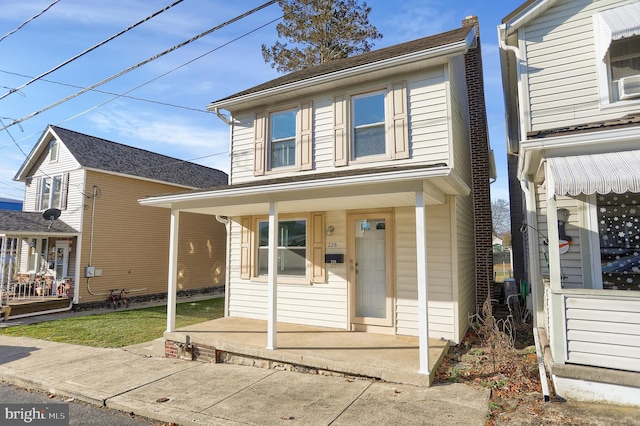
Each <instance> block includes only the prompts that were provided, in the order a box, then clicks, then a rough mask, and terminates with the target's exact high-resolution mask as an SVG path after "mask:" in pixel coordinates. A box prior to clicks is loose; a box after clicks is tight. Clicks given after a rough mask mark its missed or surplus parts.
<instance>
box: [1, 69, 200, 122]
mask: <svg viewBox="0 0 640 426" xmlns="http://www.w3.org/2000/svg"><path fill="white" fill-rule="evenodd" d="M0 72H1V73H5V74H10V75H16V76H18V77H25V78H34V77H32V76H29V75H24V74H20V73H17V72H11V71H6V70H0ZM40 81H44V82H46V83H52V84H58V85H60V86H67V87H73V88H76V89H84V87H82V86H78V85H77V84H71V83H63V82H60V81H55V80H48V79H46V78H42V79H40ZM0 87H4V86H0ZM5 88H6V89H10V87H5ZM92 92H96V93H102V94H105V95H115V96H118V97H121V98H127V99H132V100H134V101H142V102H149V103H152V104H158V105H164V106H170V107H174V108H181V109H187V110H190V111H196V112H201V113H204V114H211V113H210V112H209V111H207V110H205V109H198V108H193V107H188V106H184V105H176V104H172V103H168V102H160V101H153V100H151V99H145V98H138V97H135V96H127V95H124V94H118V93H114V92H108V91H105V90H97V89H93V90H92ZM20 93H22V92H20ZM23 96H24V95H23Z"/></svg>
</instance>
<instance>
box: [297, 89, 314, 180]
mask: <svg viewBox="0 0 640 426" xmlns="http://www.w3.org/2000/svg"><path fill="white" fill-rule="evenodd" d="M296 149H297V150H298V152H299V154H298V155H299V156H300V162H299V164H300V170H311V169H313V103H312V102H311V101H309V102H304V103H302V105H301V106H300V146H298V147H296Z"/></svg>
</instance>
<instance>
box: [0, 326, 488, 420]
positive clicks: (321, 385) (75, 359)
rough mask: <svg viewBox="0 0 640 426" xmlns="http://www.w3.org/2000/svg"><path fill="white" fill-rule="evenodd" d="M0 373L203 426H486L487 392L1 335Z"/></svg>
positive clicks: (76, 395) (94, 400) (0, 376)
mask: <svg viewBox="0 0 640 426" xmlns="http://www.w3.org/2000/svg"><path fill="white" fill-rule="evenodd" d="M0 379H1V380H3V381H5V382H8V383H11V384H15V385H18V386H23V387H27V388H32V389H41V390H44V391H47V392H51V393H54V394H57V395H61V396H66V397H73V398H76V399H78V400H82V401H86V402H89V403H93V404H96V405H99V406H107V407H109V408H114V409H118V410H122V411H125V412H133V413H135V414H138V415H141V416H145V417H149V418H152V419H157V420H160V421H163V422H173V423H177V424H182V425H184V424H197V425H234V424H236V425H246V424H254V425H283V424H286V425H288V424H291V425H370V424H402V425H414V424H415V425H418V424H420V425H439V426H442V425H450V424H464V425H479V426H480V425H484V424H485V418H486V413H487V402H488V398H489V391H488V390H486V389H482V390H478V389H474V388H472V387H470V386H465V385H463V384H450V385H440V386H433V387H430V388H425V387H417V386H411V385H396V384H391V383H384V382H372V381H368V380H351V379H345V378H343V377H331V376H321V375H311V374H302V373H292V372H288V371H277V370H266V369H260V368H253V367H244V366H238V365H229V364H206V363H201V362H192V361H191V362H190V361H184V360H176V359H168V358H158V357H149V356H145V355H144V354H141V353H140V352H139V351H136V350H133V348H132V349H128V348H122V349H104V348H90V347H86V346H76V345H68V344H63V343H55V342H48V341H44V340H37V339H31V338H26V337H10V336H2V335H0Z"/></svg>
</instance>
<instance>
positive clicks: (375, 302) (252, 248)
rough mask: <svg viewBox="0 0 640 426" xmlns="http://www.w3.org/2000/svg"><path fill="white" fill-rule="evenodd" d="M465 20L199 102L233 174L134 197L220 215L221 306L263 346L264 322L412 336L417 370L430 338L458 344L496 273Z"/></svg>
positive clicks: (485, 148) (476, 76) (272, 333)
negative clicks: (213, 184) (222, 181)
mask: <svg viewBox="0 0 640 426" xmlns="http://www.w3.org/2000/svg"><path fill="white" fill-rule="evenodd" d="M477 31H478V27H477V18H475V17H472V18H469V19H467V20H465V21H464V22H463V26H462V27H461V28H459V29H456V30H453V31H449V32H445V33H442V34H438V35H434V36H430V37H426V38H422V39H418V40H414V41H410V42H407V43H403V44H399V45H396V46H391V47H388V48H384V49H380V50H376V51H372V52H368V53H364V54H361V55H358V56H354V57H351V58H345V59H341V60H336V61H333V62H329V63H325V64H322V65H319V66H315V67H310V68H308V69H304V70H302V71H298V72H293V73H291V74H287V75H285V76H283V77H280V78H277V79H275V80H272V81H269V82H266V83H264V84H261V85H258V86H256V87H253V88H250V89H248V90H245V91H242V92H240V93H236V94H234V95H232V96H229V97H226V98H224V99H220V100H218V101H215V102H213V103H211V104H210V105H209V106H208V109H209V110H210V111H214V112H216V113H217V114H218V115H219V117H220V118H221V119H223V120H224V121H226V122H227V123H228V124H229V128H230V132H231V155H230V158H231V166H230V171H231V172H230V185H229V186H227V187H220V188H213V189H211V190H203V191H193V192H190V193H184V194H176V195H166V196H160V197H150V198H148V199H146V200H141V203H142V204H143V205H148V206H158V207H165V208H171V209H172V212H173V214H174V219H177V218H179V217H180V215H181V214H184V212H198V213H207V214H211V215H218V216H222V217H224V218H227V220H228V221H229V227H230V233H229V251H228V257H227V262H228V263H227V268H228V277H227V292H226V304H227V305H226V312H225V315H227V316H231V317H242V318H253V319H259V320H267V322H268V336H269V337H268V343H267V348H269V349H275V348H276V327H275V323H276V320H277V321H281V322H288V323H296V324H305V325H311V326H321V327H332V328H336V329H342V330H354V331H367V332H373V333H386V334H395V335H408V336H419V337H420V339H419V341H420V355H421V356H420V359H421V365H420V368H421V372H425V373H427V372H428V367H427V366H428V363H426V362H425V360H426V359H427V337H428V336H431V337H433V338H442V339H446V340H450V341H453V342H456V343H457V342H460V341H461V340H462V338H463V336H464V334H465V332H466V331H467V328H468V326H469V315H470V314H473V313H475V312H476V306H477V305H482V303H483V302H484V300H486V298H487V297H488V296H489V293H490V291H491V285H490V284H491V282H492V275H493V273H492V261H491V253H492V247H491V229H492V227H491V206H490V197H489V181H490V170H489V169H490V167H489V164H490V161H489V159H490V155H491V153H490V149H489V145H488V139H487V126H486V113H485V105H484V94H483V83H482V66H481V55H480V44H479V35H478V32H477ZM223 110H224V111H225V112H223ZM227 114H228V115H227ZM175 229H177V227H176V228H175ZM474 236H475V238H474ZM174 257H175V253H174ZM174 261H175V258H174ZM476 274H477V275H476ZM169 281H170V284H169V285H170V290H169V291H170V293H171V291H172V290H171V288H172V283H171V277H170V280H169ZM427 325H428V328H427ZM174 326H175V324H173V325H170V326H169V327H168V328H169V331H171V329H172V328H173V327H174ZM197 339H198V336H191V341H192V342H193V341H194V340H197Z"/></svg>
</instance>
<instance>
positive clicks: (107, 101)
mask: <svg viewBox="0 0 640 426" xmlns="http://www.w3.org/2000/svg"><path fill="white" fill-rule="evenodd" d="M280 19H282V16H280V17H278V18H276V19H272V20H271V21H269V22H267V23H265V24H262V25H260V26H259V27H256V28H254V29H252V30H250V31H247V32H246V33H244V34H242V35H240V36H238V37H236V38H234V39H232V40H229V41H228V42H226V43H223V44H221V45H219V46H217V47H216V48H214V49H211V50H209V51H208V52H205V53H203V54H202V55H200V56H197V57H195V58H193V59H191V60H189V61H187V62H185V63H183V64H181V65H179V66H177V67H175V68H173V69H171V70H169V71H167V72H165V73H163V74H161V75H159V76H157V77H154V78H153V79H151V80H148V81H146V82H145V83H143V84H141V85H138V86H136V87H134V88H132V89H130V90H127V91H126V92H124V93H122V94H118V93H112V92H106V91H102V90H95V89H94V90H93V91H95V92H98V93H104V94H109V95H114V96H115V97H113V98H111V99H108V100H106V101H104V102H101V103H99V104H97V105H94V106H92V107H90V108H88V109H86V110H84V111H82V112H80V113H78V114H76V115H74V116H72V117H69V118H67V119H65V120H62V121H60V122H58V123H57V124H56V125H60V124H62V123H66V122H67V121H71V120H73V119H74V118H77V117H79V116H81V115H84V114H86V113H88V112H89V111H92V110H94V109H96V108H99V107H101V106H103V105H105V104H107V103H109V102H111V101H114V100H116V99H118V98H120V97H123V98H128V99H134V100H141V101H146V102H151V103H157V104H160V105H166V106H173V107H176V108H184V109H188V110H193V111H197V112H204V113H207V114H212V113H211V112H209V111H206V110H199V109H196V108H190V107H183V106H179V105H173V104H169V103H164V102H157V101H151V100H148V99H143V98H136V97H133V96H128V95H126V93H130V92H132V91H134V90H137V89H139V88H140V87H142V86H145V85H147V84H149V83H151V82H153V81H155V80H157V79H159V78H161V77H164V76H166V75H167V74H169V73H172V72H174V71H176V70H178V69H180V68H182V67H184V66H186V65H188V64H191V63H193V62H195V61H197V60H199V59H202V58H203V57H205V56H207V55H209V54H211V53H213V52H215V51H217V50H219V49H222V48H223V47H225V46H228V45H229V44H231V43H234V42H236V41H238V40H240V39H242V38H244V37H246V36H248V35H249V34H252V33H254V32H256V31H258V30H260V29H262V28H264V27H266V26H268V25H271V24H272V23H274V22H276V21H278V20H280ZM0 72H3V73H7V74H13V75H18V76H21V77H28V76H24V75H22V74H18V73H14V72H10V71H4V70H0ZM42 81H46V82H51V83H55V84H61V85H64V86H71V87H76V88H79V87H81V86H76V85H73V84H67V83H60V82H56V81H51V80H46V79H42ZM3 125H4V124H3ZM40 133H41V132H36V133H33V134H31V135H29V136H25V137H23V138H22V139H20V141H23V140H28V139H30V138H32V137H33V136H37V135H39V134H40ZM9 146H13V145H4V146H0V149H3V148H7V147H9ZM21 151H22V150H21ZM214 155H219V154H214ZM203 158H204V157H203Z"/></svg>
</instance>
